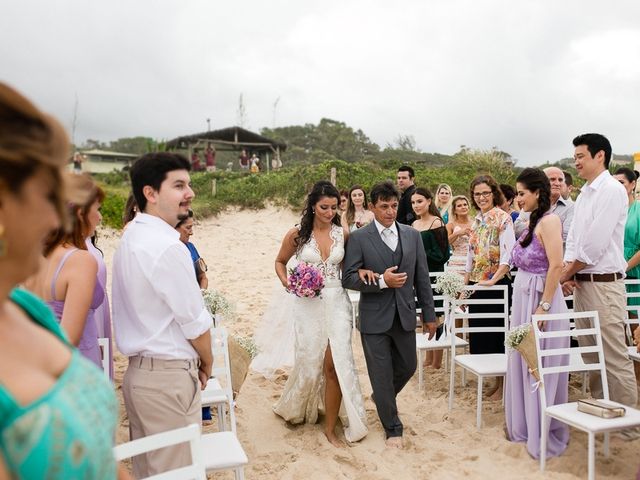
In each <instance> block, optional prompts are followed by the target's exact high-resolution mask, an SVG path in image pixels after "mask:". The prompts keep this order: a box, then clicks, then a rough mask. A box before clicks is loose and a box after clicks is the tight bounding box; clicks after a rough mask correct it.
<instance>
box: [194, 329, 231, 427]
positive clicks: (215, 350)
mask: <svg viewBox="0 0 640 480" xmlns="http://www.w3.org/2000/svg"><path fill="white" fill-rule="evenodd" d="M211 351H212V354H213V368H212V370H211V376H212V377H213V378H212V379H211V380H209V382H208V383H207V387H206V388H205V391H203V392H202V397H203V404H206V402H205V398H206V397H214V398H215V397H220V396H224V398H225V402H224V403H226V404H227V407H228V410H229V419H230V422H231V431H232V432H234V433H235V431H236V416H235V411H234V400H233V385H232V383H231V361H230V359H229V334H228V332H227V329H226V328H225V327H215V328H212V329H211ZM213 404H217V405H219V402H217V401H216V402H213ZM218 412H219V415H222V416H224V411H223V410H222V409H221V408H219V409H218ZM218 423H219V425H220V426H221V427H225V425H224V418H218Z"/></svg>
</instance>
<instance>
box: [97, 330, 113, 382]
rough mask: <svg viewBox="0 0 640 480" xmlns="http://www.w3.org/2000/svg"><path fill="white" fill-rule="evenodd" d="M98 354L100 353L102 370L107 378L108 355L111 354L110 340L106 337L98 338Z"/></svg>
mask: <svg viewBox="0 0 640 480" xmlns="http://www.w3.org/2000/svg"><path fill="white" fill-rule="evenodd" d="M98 346H99V347H100V355H102V371H103V372H104V374H105V375H106V376H107V378H109V370H110V368H109V357H110V356H111V340H110V339H109V338H107V337H99V338H98Z"/></svg>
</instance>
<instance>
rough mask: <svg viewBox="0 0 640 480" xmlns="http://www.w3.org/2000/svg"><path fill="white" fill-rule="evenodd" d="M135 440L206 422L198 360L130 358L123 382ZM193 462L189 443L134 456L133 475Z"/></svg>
mask: <svg viewBox="0 0 640 480" xmlns="http://www.w3.org/2000/svg"><path fill="white" fill-rule="evenodd" d="M122 393H123V396H124V406H125V409H126V411H127V415H128V417H129V434H130V436H131V440H135V439H137V438H142V437H146V436H148V435H152V434H154V433H160V432H165V431H167V430H173V429H175V428H180V427H184V426H187V425H189V424H191V423H197V424H200V422H201V421H202V410H201V399H200V383H199V380H198V364H197V361H196V360H162V359H157V358H151V357H140V356H135V357H129V367H128V368H127V371H126V372H125V374H124V380H123V383H122ZM189 463H191V453H190V450H189V444H188V443H186V444H183V445H177V446H174V447H167V448H163V449H160V450H155V451H153V452H150V453H147V454H144V455H138V456H136V457H133V459H132V464H133V475H134V477H135V478H146V477H149V476H151V475H155V474H158V473H162V472H166V471H167V470H171V469H174V468H178V467H183V466H186V465H189Z"/></svg>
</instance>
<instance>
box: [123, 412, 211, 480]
mask: <svg viewBox="0 0 640 480" xmlns="http://www.w3.org/2000/svg"><path fill="white" fill-rule="evenodd" d="M187 442H189V446H190V447H191V465H188V466H186V467H180V468H177V469H174V470H170V471H168V472H163V473H159V474H157V475H153V476H151V477H147V480H206V478H207V475H206V470H205V464H204V460H203V456H202V446H201V443H200V426H199V425H197V424H195V423H192V424H191V425H188V426H186V427H182V428H177V429H175V430H169V431H166V432H162V433H156V434H155V435H149V436H148V437H144V438H139V439H137V440H132V441H131V442H127V443H123V444H121V445H117V446H116V447H114V449H113V453H114V456H115V458H116V460H117V461H121V460H124V459H126V458H131V457H135V456H136V455H141V454H143V453H147V452H152V451H154V450H158V449H160V448H165V447H171V446H173V445H179V444H181V443H187Z"/></svg>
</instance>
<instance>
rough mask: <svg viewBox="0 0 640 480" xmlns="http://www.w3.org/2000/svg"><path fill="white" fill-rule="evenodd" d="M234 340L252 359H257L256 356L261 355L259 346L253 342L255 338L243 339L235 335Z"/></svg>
mask: <svg viewBox="0 0 640 480" xmlns="http://www.w3.org/2000/svg"><path fill="white" fill-rule="evenodd" d="M233 338H234V339H235V340H236V341H237V342H238V344H239V345H240V346H241V347H242V348H244V349H245V350H246V351H247V353H248V354H249V356H250V357H251V359H252V360H253V359H254V358H256V355H258V353H259V349H258V346H257V345H256V342H255V341H254V340H253V337H243V336H241V335H233Z"/></svg>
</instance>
